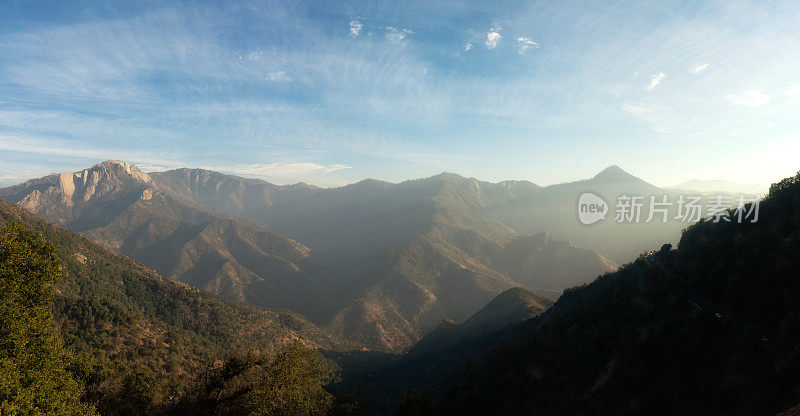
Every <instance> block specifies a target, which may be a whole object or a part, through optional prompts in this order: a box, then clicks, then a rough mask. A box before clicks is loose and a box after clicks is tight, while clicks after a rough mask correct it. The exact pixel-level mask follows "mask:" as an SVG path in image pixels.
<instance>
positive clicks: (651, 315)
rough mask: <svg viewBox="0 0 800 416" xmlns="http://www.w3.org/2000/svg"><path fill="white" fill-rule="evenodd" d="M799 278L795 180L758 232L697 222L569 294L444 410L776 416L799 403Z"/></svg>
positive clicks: (776, 196) (775, 193) (470, 378)
mask: <svg viewBox="0 0 800 416" xmlns="http://www.w3.org/2000/svg"><path fill="white" fill-rule="evenodd" d="M732 214H733V215H735V213H733V212H732ZM733 218H735V217H733ZM799 273H800V174H798V176H795V177H792V178H788V179H785V180H783V181H782V182H780V183H777V184H775V185H773V186H772V188H771V190H770V193H769V196H768V197H767V198H766V200H764V201H763V202H762V203H761V205H760V216H759V219H758V221H757V222H755V223H751V222H750V221H745V222H743V223H741V224H739V223H737V222H736V221H735V220H734V221H731V222H720V223H713V222H710V221H704V222H701V223H699V224H696V225H694V226H692V227H690V228H689V229H688V230H686V231H685V232H684V233H683V236H682V238H681V241H680V244H679V246H678V248H677V249H672V248H671V247H670V246H669V245H664V246H663V247H662V249H661V250H659V251H656V252H653V253H650V254H648V255H643V256H641V257H640V258H638V259H637V260H636V261H634V262H632V263H630V264H628V265H625V266H623V267H622V268H621V269H620V270H619V271H617V272H615V273H611V274H607V275H605V276H602V277H600V278H598V279H597V280H596V281H595V282H593V283H591V284H589V285H586V286H583V287H578V288H574V289H570V290H568V291H566V292H565V293H564V295H563V296H562V297H561V298H560V299H559V300H558V302H556V304H555V305H554V306H553V307H552V308H551V309H550V310H549V311H548V312H546V313H545V314H543V315H541V316H540V317H537V318H535V319H532V320H530V321H527V322H525V323H524V324H523V325H522V326H520V327H519V328H518V330H517V331H518V333H519V334H520V335H519V337H520V339H519V340H518V341H516V342H512V343H510V344H507V345H506V346H502V347H499V348H496V349H495V350H494V351H493V352H492V353H491V354H489V355H488V356H486V358H485V359H484V360H481V362H480V364H479V365H474V366H471V367H470V368H469V370H468V374H467V376H466V378H465V379H464V380H463V382H462V383H461V384H460V385H459V386H458V387H457V388H455V389H454V390H453V391H451V393H450V394H449V395H448V397H447V398H446V400H444V402H443V408H444V410H445V411H446V413H447V414H488V413H497V414H509V415H513V414H531V413H541V414H552V415H562V414H563V415H575V414H593V415H601V414H608V415H620V414H630V415H634V414H672V415H685V414H725V415H763V414H776V413H778V412H779V411H781V410H784V409H788V408H789V407H791V406H792V405H793V404H796V403H797V402H798V401H800V397H798V391H800V390H798V387H800V382H798V380H800V335H798V334H800V301H798V299H800V274H799Z"/></svg>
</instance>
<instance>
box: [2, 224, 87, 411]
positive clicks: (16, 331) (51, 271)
mask: <svg viewBox="0 0 800 416" xmlns="http://www.w3.org/2000/svg"><path fill="white" fill-rule="evenodd" d="M60 278H61V272H60V265H59V261H58V257H57V256H56V251H55V248H54V247H53V245H52V244H50V243H48V242H46V241H45V240H44V239H43V238H42V236H41V234H38V233H34V232H32V231H29V230H27V229H26V228H25V227H23V226H22V225H19V224H15V225H11V226H8V227H6V228H5V229H3V230H2V231H1V232H0V414H3V415H5V414H9V415H40V414H50V415H81V414H92V413H94V410H93V409H92V408H91V407H90V406H88V405H85V404H83V403H80V402H79V396H80V391H81V386H80V384H79V383H78V382H77V381H75V380H74V379H73V378H72V376H71V374H70V373H69V372H68V371H67V369H66V367H67V365H68V363H69V357H68V355H67V353H66V352H65V351H64V349H63V345H62V341H61V339H60V338H59V337H58V335H57V334H56V332H55V331H54V329H53V315H52V312H51V309H50V308H51V306H52V298H53V285H54V284H55V283H56V282H58V280H59V279H60Z"/></svg>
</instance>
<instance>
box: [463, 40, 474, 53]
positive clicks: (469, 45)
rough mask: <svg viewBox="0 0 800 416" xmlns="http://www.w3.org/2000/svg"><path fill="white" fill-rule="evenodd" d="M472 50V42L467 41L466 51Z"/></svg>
mask: <svg viewBox="0 0 800 416" xmlns="http://www.w3.org/2000/svg"><path fill="white" fill-rule="evenodd" d="M471 50H472V44H471V43H469V42H467V44H466V45H464V52H469V51H471Z"/></svg>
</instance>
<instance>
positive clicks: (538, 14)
mask: <svg viewBox="0 0 800 416" xmlns="http://www.w3.org/2000/svg"><path fill="white" fill-rule="evenodd" d="M96 3H100V2H96ZM600 3H604V4H600ZM2 8H3V12H2V14H0V184H3V185H8V184H11V183H17V182H21V181H22V180H24V179H27V178H31V177H38V176H42V175H45V174H47V173H50V172H54V171H74V170H78V169H81V168H84V167H86V166H88V165H91V164H94V163H96V162H99V161H102V160H105V159H123V160H127V161H131V162H134V163H136V164H137V165H139V166H140V167H142V168H143V169H144V170H163V169H169V168H175V167H204V168H209V169H214V170H219V171H223V172H229V173H235V174H239V175H243V176H251V177H259V178H262V179H266V180H269V181H272V182H276V183H294V182H297V181H305V182H310V183H313V184H318V185H323V186H335V185H341V184H345V183H350V182H354V181H357V180H360V179H363V178H366V177H372V178H378V179H385V180H390V181H400V180H404V179H409V178H416V177H422V176H428V175H432V174H436V173H439V172H442V171H451V172H456V173H459V174H462V175H465V176H474V177H477V178H480V179H484V180H490V181H499V180H503V179H526V180H531V181H533V182H536V183H538V184H551V183H557V182H563V181H569V180H575V179H580V178H585V177H589V176H591V175H593V174H595V173H596V172H597V171H599V170H601V169H602V168H603V167H605V166H608V165H611V164H617V165H620V166H621V167H623V168H624V169H626V170H628V171H629V172H632V173H634V174H636V175H637V176H640V177H642V178H644V179H647V180H649V181H651V182H653V183H655V184H658V185H674V184H677V183H680V182H683V181H686V180H688V179H691V178H700V179H727V180H731V181H736V182H747V183H769V182H772V181H776V180H779V179H781V178H782V177H785V176H789V175H792V174H794V173H795V172H796V171H797V170H798V169H800V158H798V155H800V71H798V68H800V29H799V27H800V25H798V24H797V22H798V21H800V3H798V2H796V1H752V2H745V1H719V2H697V1H690V2H668V1H657V2H646V1H645V2H591V1H587V2H578V1H561V2H544V1H542V2H534V1H529V2H443V1H442V2H438V1H437V2H431V1H420V2H413V1H412V2H403V1H400V2H395V1H392V2H381V1H370V2H306V3H299V2H272V1H266V2H236V3H235V4H226V5H220V4H217V3H216V2H180V3H179V2H147V1H143V2H129V3H112V2H108V3H102V4H95V2H85V3H72V2H61V1H57V2H29V1H19V2H16V1H8V0H5V1H3V5H2Z"/></svg>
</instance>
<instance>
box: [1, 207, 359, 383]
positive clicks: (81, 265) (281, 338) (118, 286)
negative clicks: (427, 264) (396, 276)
mask: <svg viewBox="0 0 800 416" xmlns="http://www.w3.org/2000/svg"><path fill="white" fill-rule="evenodd" d="M12 223H20V224H23V225H25V227H26V228H28V229H31V230H34V231H37V232H41V233H42V234H43V236H44V238H45V239H46V240H47V241H49V242H51V243H53V244H54V245H55V246H56V248H57V254H58V258H59V261H60V264H61V268H62V273H63V276H64V277H63V279H61V280H60V282H59V283H58V284H57V286H56V287H55V297H54V306H53V313H54V317H55V322H56V326H57V328H58V330H59V333H60V334H61V336H62V337H63V338H64V341H65V344H66V345H67V346H69V347H70V348H71V349H73V350H74V351H76V352H77V353H79V354H85V355H90V356H92V357H93V358H94V360H96V361H98V362H101V363H104V362H120V363H124V364H125V365H127V366H131V367H134V368H142V369H146V370H147V371H148V372H150V373H152V374H153V375H154V376H156V377H157V378H158V379H159V382H160V383H163V384H164V388H165V391H173V392H177V391H178V390H180V389H182V388H183V387H185V385H186V383H187V382H188V381H189V380H190V379H191V377H192V376H193V375H195V374H196V373H197V372H198V371H200V370H203V369H205V368H209V367H210V366H211V365H212V364H213V363H214V362H215V361H216V360H224V359H225V358H226V357H228V356H229V355H230V354H233V353H237V352H238V353H242V354H244V353H246V352H247V351H249V350H254V351H258V352H259V353H260V354H266V355H267V356H269V355H272V354H274V353H275V352H277V351H278V350H280V349H281V348H282V347H283V346H284V345H286V344H289V343H292V342H295V341H301V342H302V343H303V344H305V345H307V346H309V347H313V348H326V349H348V348H354V345H353V344H351V343H349V342H346V341H342V340H340V339H339V338H337V337H334V336H332V335H330V334H329V333H327V332H326V331H325V330H323V329H321V328H319V327H318V326H316V325H314V324H311V323H309V322H308V321H307V320H306V319H305V318H303V317H302V316H300V315H297V314H295V313H292V312H288V311H272V310H265V309H261V308H258V307H255V306H248V305H242V304H234V303H231V302H227V301H224V300H222V299H219V298H217V297H216V296H213V295H210V294H207V293H203V292H200V291H198V290H197V289H192V288H190V287H188V286H186V285H184V284H181V283H177V282H173V281H170V280H168V279H164V278H163V277H161V276H159V275H158V274H157V273H155V272H154V271H152V270H150V269H147V268H146V267H144V266H142V265H140V264H138V263H136V262H135V261H133V260H131V259H129V258H127V257H124V256H122V255H119V254H116V253H113V252H111V251H109V250H106V249H103V248H101V247H99V246H98V245H96V244H94V243H92V242H90V241H89V240H87V239H86V238H84V237H81V236H78V235H76V234H74V233H72V232H70V231H67V230H65V229H63V228H60V227H57V226H54V225H51V224H49V223H47V222H45V221H43V220H41V219H39V218H37V217H35V216H33V215H32V214H30V213H28V212H27V211H25V210H24V209H22V208H19V207H16V206H13V205H11V204H8V203H5V202H2V201H0V227H4V226H7V225H9V224H12Z"/></svg>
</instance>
